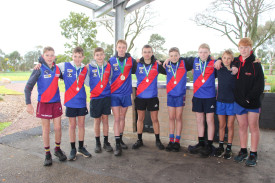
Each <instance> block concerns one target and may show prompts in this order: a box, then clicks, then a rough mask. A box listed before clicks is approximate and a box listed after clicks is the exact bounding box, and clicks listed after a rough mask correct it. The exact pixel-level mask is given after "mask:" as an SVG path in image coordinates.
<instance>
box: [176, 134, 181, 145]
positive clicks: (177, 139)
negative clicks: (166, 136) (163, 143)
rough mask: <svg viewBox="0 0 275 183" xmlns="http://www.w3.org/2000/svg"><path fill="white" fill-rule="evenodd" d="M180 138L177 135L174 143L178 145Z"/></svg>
mask: <svg viewBox="0 0 275 183" xmlns="http://www.w3.org/2000/svg"><path fill="white" fill-rule="evenodd" d="M180 137H181V136H178V135H177V136H176V141H175V142H177V143H180Z"/></svg>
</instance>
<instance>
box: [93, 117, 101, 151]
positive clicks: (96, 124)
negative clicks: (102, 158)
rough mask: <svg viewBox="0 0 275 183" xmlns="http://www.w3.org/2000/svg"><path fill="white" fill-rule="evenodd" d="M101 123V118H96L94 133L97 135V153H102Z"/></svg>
mask: <svg viewBox="0 0 275 183" xmlns="http://www.w3.org/2000/svg"><path fill="white" fill-rule="evenodd" d="M100 122H101V117H99V118H94V133H95V140H96V146H95V153H100V152H101V142H100Z"/></svg>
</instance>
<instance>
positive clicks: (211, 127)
mask: <svg viewBox="0 0 275 183" xmlns="http://www.w3.org/2000/svg"><path fill="white" fill-rule="evenodd" d="M206 121H207V135H208V141H207V145H206V146H205V147H204V148H203V149H202V150H201V152H200V153H201V157H203V158H206V157H209V156H213V155H214V154H215V147H214V146H213V139H214V133H215V123H214V113H206Z"/></svg>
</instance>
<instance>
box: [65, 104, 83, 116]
mask: <svg viewBox="0 0 275 183" xmlns="http://www.w3.org/2000/svg"><path fill="white" fill-rule="evenodd" d="M86 114H88V109H87V107H83V108H71V107H66V116H67V117H69V118H70V117H77V116H85V115H86Z"/></svg>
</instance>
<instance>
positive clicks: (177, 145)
mask: <svg viewBox="0 0 275 183" xmlns="http://www.w3.org/2000/svg"><path fill="white" fill-rule="evenodd" d="M179 151H180V143H178V142H175V143H174V145H173V152H179Z"/></svg>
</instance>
